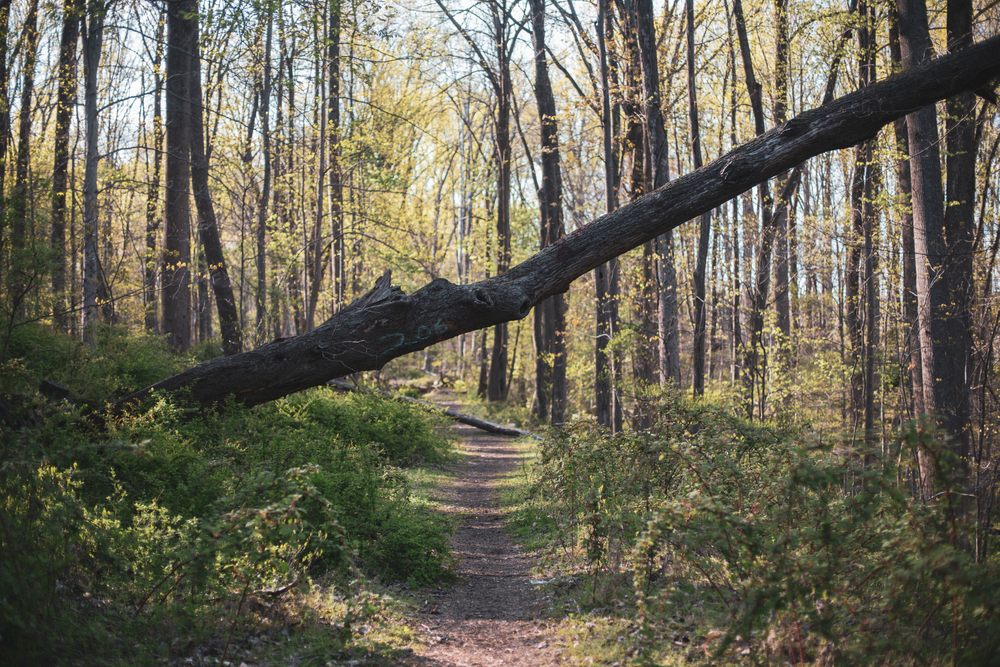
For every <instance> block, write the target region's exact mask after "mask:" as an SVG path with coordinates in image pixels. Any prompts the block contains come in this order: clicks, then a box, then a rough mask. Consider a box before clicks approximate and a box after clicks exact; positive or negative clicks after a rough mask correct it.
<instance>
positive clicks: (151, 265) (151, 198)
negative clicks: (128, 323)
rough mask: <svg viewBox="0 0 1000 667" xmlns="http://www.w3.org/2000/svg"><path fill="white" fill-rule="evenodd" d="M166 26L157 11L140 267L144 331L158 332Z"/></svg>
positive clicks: (164, 12) (161, 14)
mask: <svg viewBox="0 0 1000 667" xmlns="http://www.w3.org/2000/svg"><path fill="white" fill-rule="evenodd" d="M165 24H166V10H165V9H161V10H160V19H159V21H157V23H156V38H155V39H156V45H155V47H154V51H153V54H154V55H153V151H152V152H153V165H152V166H153V173H152V178H151V179H150V181H149V185H148V186H147V189H146V262H145V266H144V267H143V304H144V306H145V317H144V324H145V326H146V331H153V332H155V331H157V330H159V328H160V320H159V317H158V316H157V314H158V313H157V301H158V299H157V296H156V272H157V265H158V262H157V258H156V246H157V242H158V241H159V235H160V215H161V213H162V211H161V209H160V176H161V175H162V169H163V155H162V154H161V151H162V149H163V112H162V100H163V73H162V69H161V67H162V61H163V29H164V27H165Z"/></svg>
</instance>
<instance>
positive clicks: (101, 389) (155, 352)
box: [0, 323, 188, 405]
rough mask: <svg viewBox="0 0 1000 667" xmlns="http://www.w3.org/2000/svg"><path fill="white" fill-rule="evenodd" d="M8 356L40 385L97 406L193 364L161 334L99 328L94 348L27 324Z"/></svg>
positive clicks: (94, 334) (14, 336) (95, 331)
mask: <svg viewBox="0 0 1000 667" xmlns="http://www.w3.org/2000/svg"><path fill="white" fill-rule="evenodd" d="M7 357H8V358H9V359H20V360H21V361H22V363H23V364H24V365H25V368H26V369H27V371H28V372H29V373H30V374H31V377H32V379H33V381H34V386H35V387H37V386H38V382H40V381H41V380H45V379H48V380H53V381H55V382H58V383H60V384H62V385H64V386H65V387H66V388H67V389H69V390H70V395H71V396H72V397H73V398H74V399H76V400H80V401H84V402H87V403H91V404H94V405H99V404H100V403H101V402H103V401H106V400H109V399H111V398H115V397H117V396H121V395H124V394H128V393H131V392H133V391H135V390H137V389H142V388H143V387H147V386H149V385H151V384H153V383H154V382H158V381H159V380H162V379H163V378H165V377H167V376H169V375H172V374H174V373H178V372H180V371H181V370H183V368H184V367H185V365H186V362H187V361H188V360H187V359H185V358H179V357H177V356H175V355H172V354H171V353H170V351H169V349H168V347H167V345H166V342H165V341H164V340H163V339H162V338H160V337H159V336H155V335H152V334H145V333H143V334H133V333H128V332H127V331H126V330H124V329H121V328H116V327H108V326H104V325H99V324H98V325H95V326H94V327H93V331H92V335H91V342H90V344H89V345H88V344H86V343H83V342H80V341H78V340H74V339H73V338H71V337H69V336H66V335H65V334H60V333H57V332H55V331H54V330H53V329H51V328H50V327H48V326H45V325H42V324H37V323H29V324H23V325H21V326H18V327H17V328H15V329H14V330H13V331H12V332H11V336H10V340H9V342H8V349H7ZM0 388H2V387H0Z"/></svg>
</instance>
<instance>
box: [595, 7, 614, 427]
mask: <svg viewBox="0 0 1000 667" xmlns="http://www.w3.org/2000/svg"><path fill="white" fill-rule="evenodd" d="M608 2H609V0H598V5H597V44H598V51H599V56H600V61H601V63H600V67H601V130H602V136H603V143H604V207H605V211H607V212H608V213H611V212H612V211H614V210H615V209H616V208H618V188H617V184H618V177H617V161H616V158H615V152H614V140H613V139H614V136H613V135H614V127H613V125H612V109H611V93H610V86H611V74H610V66H609V63H608V51H607V40H606V37H607V33H608V25H609V23H610V20H611V19H610V17H609V15H608V14H609V11H608ZM612 262H614V259H611V260H610V261H609V262H602V263H601V265H600V266H598V267H596V268H595V269H594V289H595V291H596V297H597V304H596V306H597V307H596V314H595V315H596V326H597V338H596V339H595V341H594V403H595V408H596V413H597V423H598V424H600V425H601V426H604V427H605V428H609V429H612V430H613V429H614V407H613V402H614V386H613V384H612V369H611V355H610V353H609V352H608V346H609V345H610V343H611V337H612V335H613V330H612V317H611V300H612V298H613V295H612V293H611V292H612V290H611V280H612V278H611V275H610V274H611V273H612V272H613V271H614V270H615V267H614V266H612V265H611V264H612Z"/></svg>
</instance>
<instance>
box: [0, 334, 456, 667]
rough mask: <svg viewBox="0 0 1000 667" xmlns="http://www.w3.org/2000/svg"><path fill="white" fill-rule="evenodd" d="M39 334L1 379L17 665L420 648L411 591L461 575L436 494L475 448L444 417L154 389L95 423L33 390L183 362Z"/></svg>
mask: <svg viewBox="0 0 1000 667" xmlns="http://www.w3.org/2000/svg"><path fill="white" fill-rule="evenodd" d="M25 331H26V332H27V333H29V334H30V333H31V331H30V330H28V329H25ZM22 333H23V332H22ZM35 333H36V334H37V335H36V336H35V337H34V338H32V337H31V336H30V335H25V336H23V337H22V339H21V340H17V341H14V344H13V345H12V349H14V350H15V351H18V352H20V353H25V351H27V353H28V354H29V355H30V356H27V357H25V358H22V359H20V360H15V361H12V362H9V363H8V364H7V365H5V371H6V370H11V369H12V370H13V372H11V373H4V375H3V379H2V383H3V386H2V387H0V389H2V390H3V391H5V392H9V393H6V394H5V395H4V396H3V397H0V398H2V407H3V414H0V417H2V418H3V419H4V422H5V423H4V430H3V433H2V436H0V663H2V664H4V665H8V664H9V665H19V664H25V665H28V664H73V665H88V664H93V665H116V664H121V665H124V664H129V665H145V664H149V665H154V664H177V665H183V664H217V663H220V662H221V661H223V660H225V661H227V662H230V663H232V664H237V665H238V664H240V662H241V661H247V662H248V664H292V663H296V662H302V663H304V662H308V661H310V660H319V659H320V658H322V660H321V661H320V664H328V663H329V664H337V663H338V662H340V661H343V662H350V661H352V660H358V659H360V658H361V657H365V658H366V659H367V660H369V661H370V662H373V663H374V664H377V663H378V661H380V660H381V661H391V660H392V659H393V658H394V656H396V655H397V654H398V650H399V648H400V647H402V646H404V645H405V644H406V643H408V642H409V641H410V640H411V639H412V635H413V633H412V631H411V630H409V629H408V627H407V626H406V623H405V621H404V620H403V616H404V614H405V612H406V609H407V603H406V602H405V600H401V599H400V596H397V595H395V594H394V591H399V592H404V591H405V590H406V588H407V587H408V586H415V585H423V584H427V583H431V582H435V581H440V580H447V579H448V578H450V577H451V576H452V574H451V566H452V556H451V554H450V552H449V550H448V537H449V535H450V534H451V532H452V530H453V527H452V526H451V524H450V523H449V522H448V520H447V519H446V518H444V516H443V514H442V513H440V512H437V511H436V508H435V506H434V503H433V501H432V499H430V498H428V497H427V493H426V490H425V489H423V488H420V487H421V483H420V480H421V479H424V478H432V477H433V475H434V474H435V473H434V472H433V470H434V466H436V465H438V464H440V463H443V462H447V461H450V460H453V459H454V457H455V456H456V453H455V452H454V446H453V445H452V443H451V442H450V440H449V437H448V432H447V428H446V426H447V423H446V422H445V421H443V420H442V418H441V417H440V416H438V415H435V414H434V413H433V412H431V411H428V410H425V409H423V408H421V407H419V406H414V405H411V404H406V403H402V402H396V401H391V400H385V399H381V398H378V397H374V396H366V395H348V396H338V395H336V394H335V393H334V392H332V391H329V390H326V389H323V388H319V389H314V390H311V391H308V392H304V393H301V394H297V395H294V396H290V397H288V398H286V399H283V400H280V401H275V402H272V403H269V404H267V405H262V406H258V407H256V408H249V409H247V408H242V407H239V406H235V405H230V406H226V407H225V409H223V410H220V411H218V412H216V413H213V414H202V413H200V412H197V411H195V410H192V409H189V408H187V407H185V406H184V405H183V403H182V402H176V401H171V400H166V399H165V398H163V397H159V398H156V397H154V398H153V399H152V400H150V401H149V402H148V403H147V404H146V405H144V406H143V407H142V409H140V410H137V411H136V412H135V413H133V414H132V415H131V416H129V417H128V418H124V419H121V420H118V421H116V422H114V423H112V424H110V425H109V428H108V430H107V431H106V432H103V433H95V432H91V431H89V430H88V429H87V428H86V427H85V426H83V425H82V422H81V420H80V419H79V412H78V411H79V409H80V408H78V407H74V406H72V405H69V404H66V403H62V404H55V403H53V402H49V401H46V400H44V399H43V398H42V397H41V396H39V395H37V394H33V393H29V392H28V391H27V389H28V388H33V387H37V386H38V382H39V380H40V379H46V378H48V379H54V380H55V381H57V382H60V383H61V384H63V385H64V386H66V387H69V388H70V389H71V390H72V391H73V392H74V395H76V396H84V395H86V394H85V391H86V390H87V387H90V389H89V390H90V391H91V392H92V393H91V394H90V395H89V396H88V398H87V401H86V402H88V403H91V404H93V403H96V395H95V394H94V392H95V391H96V390H95V389H94V388H93V386H91V385H95V386H97V387H99V388H101V389H102V390H108V391H111V390H112V389H113V390H114V391H115V392H117V393H124V392H127V391H131V390H133V389H135V388H138V387H139V386H142V385H144V384H147V383H149V382H152V381H155V380H156V379H158V378H159V377H160V376H162V375H164V374H167V373H170V372H174V371H175V370H176V367H175V365H176V363H177V362H176V360H173V359H172V358H171V357H170V356H169V355H168V354H166V352H165V350H164V349H163V348H162V346H161V344H160V342H159V341H158V340H157V339H153V338H130V337H128V336H126V335H123V334H121V333H120V332H113V331H111V330H108V331H106V332H103V333H102V336H103V338H101V339H100V340H98V341H97V343H96V344H95V347H93V348H88V347H85V346H81V345H78V344H76V343H74V342H72V341H68V340H64V339H61V338H60V337H58V336H54V335H51V334H49V333H48V332H47V331H45V330H44V329H41V328H39V329H37V330H35ZM102 345H106V346H110V349H103V350H102V348H101V346H102ZM111 351H113V352H114V353H113V354H112V353H111ZM120 353H122V354H126V355H127V356H128V355H130V359H129V360H128V361H125V360H122V359H120V358H118V355H119V354H120ZM146 364H148V367H147V365H146ZM105 374H109V375H112V376H113V375H114V374H120V375H119V376H118V377H105ZM77 392H79V393H77ZM420 466H423V468H421V467H420ZM420 470H426V471H427V472H419V471H420ZM393 582H396V583H393Z"/></svg>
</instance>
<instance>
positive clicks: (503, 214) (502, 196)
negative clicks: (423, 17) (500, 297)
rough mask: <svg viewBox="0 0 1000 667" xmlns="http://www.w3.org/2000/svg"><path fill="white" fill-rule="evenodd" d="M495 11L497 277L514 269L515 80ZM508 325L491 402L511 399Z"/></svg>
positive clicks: (497, 337) (499, 334) (498, 330)
mask: <svg viewBox="0 0 1000 667" xmlns="http://www.w3.org/2000/svg"><path fill="white" fill-rule="evenodd" d="M491 11H492V12H493V15H494V18H493V25H494V38H495V40H496V43H495V49H496V56H497V65H498V70H499V71H498V72H496V73H495V75H494V79H495V80H496V82H497V89H496V91H495V92H496V94H497V115H496V124H495V127H494V136H495V138H496V139H495V141H496V145H495V146H494V151H495V157H496V168H497V274H498V275H500V274H503V273H505V272H506V271H507V269H509V268H510V160H511V141H510V111H511V94H512V90H511V78H510V54H509V53H508V52H507V49H508V44H507V34H506V27H507V26H506V21H507V17H501V16H499V8H498V7H497V5H496V4H495V3H493V4H491ZM507 391H508V386H507V323H506V322H504V323H501V324H498V325H496V327H494V329H493V354H492V355H491V356H490V374H489V387H488V390H487V399H488V400H490V401H505V400H507Z"/></svg>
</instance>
